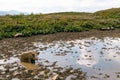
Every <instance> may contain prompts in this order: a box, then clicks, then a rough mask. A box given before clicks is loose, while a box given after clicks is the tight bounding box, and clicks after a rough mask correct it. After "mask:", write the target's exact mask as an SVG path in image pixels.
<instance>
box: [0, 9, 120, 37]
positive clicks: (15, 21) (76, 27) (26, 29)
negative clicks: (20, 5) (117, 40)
mask: <svg viewBox="0 0 120 80" xmlns="http://www.w3.org/2000/svg"><path fill="white" fill-rule="evenodd" d="M108 27H114V28H116V29H119V28H120V8H112V9H107V10H102V11H98V12H95V13H84V12H62V13H50V14H30V15H23V14H21V15H6V16H0V39H3V38H10V37H14V35H15V34H17V33H22V36H31V35H37V34H52V33H57V32H81V31H88V30H93V29H96V30H99V29H100V28H108Z"/></svg>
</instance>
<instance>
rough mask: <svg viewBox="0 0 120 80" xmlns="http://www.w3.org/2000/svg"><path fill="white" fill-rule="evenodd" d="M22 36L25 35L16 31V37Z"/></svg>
mask: <svg viewBox="0 0 120 80" xmlns="http://www.w3.org/2000/svg"><path fill="white" fill-rule="evenodd" d="M22 36H23V34H22V33H16V34H15V35H14V37H22Z"/></svg>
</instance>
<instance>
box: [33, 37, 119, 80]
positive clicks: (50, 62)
mask: <svg viewBox="0 0 120 80" xmlns="http://www.w3.org/2000/svg"><path fill="white" fill-rule="evenodd" d="M119 43H120V38H110V37H106V38H104V39H98V38H94V37H91V38H86V39H81V40H74V41H56V42H53V43H39V42H36V43H34V45H35V46H36V47H37V51H39V52H40V54H39V56H38V57H39V60H38V63H42V64H44V65H45V66H54V67H58V66H59V67H62V68H69V67H72V68H74V69H79V68H80V69H81V70H82V71H83V72H86V73H87V80H119V78H120V44H119Z"/></svg>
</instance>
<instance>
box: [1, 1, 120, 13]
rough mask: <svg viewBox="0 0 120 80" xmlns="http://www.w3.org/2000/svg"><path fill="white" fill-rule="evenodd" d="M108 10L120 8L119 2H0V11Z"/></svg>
mask: <svg viewBox="0 0 120 80" xmlns="http://www.w3.org/2000/svg"><path fill="white" fill-rule="evenodd" d="M109 8H120V0H0V11H10V10H17V11H21V12H28V13H54V12H70V11H74V12H95V11H99V10H104V9H109Z"/></svg>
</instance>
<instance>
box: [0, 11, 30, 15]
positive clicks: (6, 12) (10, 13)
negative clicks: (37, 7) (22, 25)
mask: <svg viewBox="0 0 120 80" xmlns="http://www.w3.org/2000/svg"><path fill="white" fill-rule="evenodd" d="M8 14H9V15H19V14H25V15H27V14H28V13H27V12H20V11H16V10H10V11H0V15H8Z"/></svg>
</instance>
